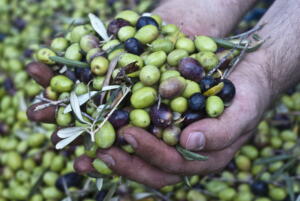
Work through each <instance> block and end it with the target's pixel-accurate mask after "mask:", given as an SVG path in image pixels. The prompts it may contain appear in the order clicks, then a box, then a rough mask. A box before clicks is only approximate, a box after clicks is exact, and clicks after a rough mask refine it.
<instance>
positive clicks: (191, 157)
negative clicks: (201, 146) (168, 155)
mask: <svg viewBox="0 0 300 201" xmlns="http://www.w3.org/2000/svg"><path fill="white" fill-rule="evenodd" d="M176 150H177V151H178V152H179V153H180V154H181V155H182V156H183V157H184V158H185V159H186V160H189V161H205V160H207V159H208V157H207V156H203V155H201V154H197V153H194V152H191V151H189V150H187V149H184V148H183V147H181V146H178V145H177V146H176Z"/></svg>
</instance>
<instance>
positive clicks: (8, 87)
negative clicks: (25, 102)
mask: <svg viewBox="0 0 300 201" xmlns="http://www.w3.org/2000/svg"><path fill="white" fill-rule="evenodd" d="M3 86H4V89H5V91H6V92H7V93H8V94H10V95H14V94H15V92H16V89H15V85H14V82H13V80H12V79H11V78H10V77H8V78H6V79H5V80H4V83H3Z"/></svg>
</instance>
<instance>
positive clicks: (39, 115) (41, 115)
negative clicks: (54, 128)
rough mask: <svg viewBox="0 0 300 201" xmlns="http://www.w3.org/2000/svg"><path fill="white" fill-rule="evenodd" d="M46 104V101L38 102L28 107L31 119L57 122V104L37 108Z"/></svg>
mask: <svg viewBox="0 0 300 201" xmlns="http://www.w3.org/2000/svg"><path fill="white" fill-rule="evenodd" d="M43 104H45V102H41V103H36V104H33V105H31V106H30V107H29V108H28V109H27V117H28V119H30V120H31V121H35V122H43V123H55V114H56V110H57V106H49V107H46V108H44V109H40V110H39V109H37V107H38V106H40V105H43Z"/></svg>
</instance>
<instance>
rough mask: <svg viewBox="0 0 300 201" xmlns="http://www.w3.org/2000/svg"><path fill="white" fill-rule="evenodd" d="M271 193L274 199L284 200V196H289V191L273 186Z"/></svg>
mask: <svg viewBox="0 0 300 201" xmlns="http://www.w3.org/2000/svg"><path fill="white" fill-rule="evenodd" d="M269 195H270V197H271V198H272V200H275V201H277V200H278V201H279V200H284V198H285V197H286V196H287V193H286V191H285V190H284V189H283V188H279V187H271V189H270V192H269Z"/></svg>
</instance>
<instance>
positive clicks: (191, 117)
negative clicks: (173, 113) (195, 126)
mask: <svg viewBox="0 0 300 201" xmlns="http://www.w3.org/2000/svg"><path fill="white" fill-rule="evenodd" d="M204 117H205V115H204V113H200V112H193V111H187V112H185V113H184V114H183V118H184V120H183V122H182V124H183V126H188V125H189V124H191V123H193V122H195V121H198V120H200V119H203V118H204Z"/></svg>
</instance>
